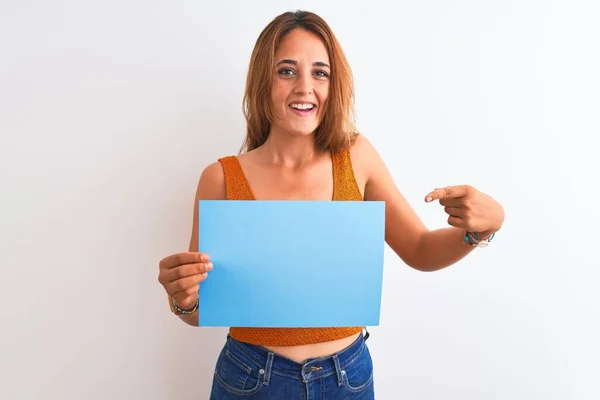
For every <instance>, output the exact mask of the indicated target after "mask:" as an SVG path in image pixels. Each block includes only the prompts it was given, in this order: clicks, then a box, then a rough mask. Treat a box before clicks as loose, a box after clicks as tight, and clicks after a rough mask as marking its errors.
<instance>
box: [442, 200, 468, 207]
mask: <svg viewBox="0 0 600 400" xmlns="http://www.w3.org/2000/svg"><path fill="white" fill-rule="evenodd" d="M464 203H465V202H464V199H442V200H440V205H442V206H447V207H464V205H465V204H464Z"/></svg>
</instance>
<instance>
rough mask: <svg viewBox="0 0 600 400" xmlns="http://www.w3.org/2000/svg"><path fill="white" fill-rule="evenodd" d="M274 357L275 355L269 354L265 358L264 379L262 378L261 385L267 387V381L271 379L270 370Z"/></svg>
mask: <svg viewBox="0 0 600 400" xmlns="http://www.w3.org/2000/svg"><path fill="white" fill-rule="evenodd" d="M274 357H275V353H273V352H271V351H270V352H269V355H268V356H267V365H266V366H265V371H264V377H263V385H265V386H269V380H270V379H271V370H272V369H273V358H274Z"/></svg>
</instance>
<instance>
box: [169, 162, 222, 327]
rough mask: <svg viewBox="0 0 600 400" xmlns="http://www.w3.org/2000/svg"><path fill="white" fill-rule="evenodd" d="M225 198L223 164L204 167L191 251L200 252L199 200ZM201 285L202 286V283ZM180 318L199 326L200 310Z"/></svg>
mask: <svg viewBox="0 0 600 400" xmlns="http://www.w3.org/2000/svg"><path fill="white" fill-rule="evenodd" d="M225 198H226V195H225V180H224V176H223V169H222V168H221V165H220V164H219V163H218V162H216V163H213V164H211V165H209V166H208V167H206V169H204V171H203V172H202V174H201V175H200V180H199V181H198V187H197V189H196V196H195V198H194V212H193V220H192V233H191V237H190V244H189V252H191V253H197V252H198V239H199V238H198V218H199V215H200V213H199V209H198V202H199V201H200V200H224V199H225ZM199 286H201V284H200V285H199ZM198 295H200V287H199V288H198ZM179 318H180V319H181V320H182V321H184V322H185V323H187V324H188V325H192V326H198V320H199V311H196V312H195V313H193V314H183V315H179Z"/></svg>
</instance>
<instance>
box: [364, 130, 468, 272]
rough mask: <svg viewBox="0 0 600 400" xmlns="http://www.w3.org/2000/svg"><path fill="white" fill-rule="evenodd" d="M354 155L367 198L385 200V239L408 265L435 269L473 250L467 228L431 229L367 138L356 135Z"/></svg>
mask: <svg viewBox="0 0 600 400" xmlns="http://www.w3.org/2000/svg"><path fill="white" fill-rule="evenodd" d="M352 157H353V162H354V163H355V165H356V166H357V167H358V168H361V169H362V170H363V171H365V172H364V176H365V182H366V183H365V196H364V197H365V200H367V201H369V200H371V201H385V203H386V215H385V226H386V228H385V240H386V242H387V244H388V245H389V246H390V248H391V249H392V250H393V251H394V252H395V253H396V254H397V255H398V256H399V257H400V258H401V259H402V260H403V261H404V262H405V263H406V264H407V265H409V266H410V267H412V268H414V269H417V270H419V271H436V270H439V269H442V268H445V267H448V266H450V265H452V264H454V263H456V262H457V261H459V260H461V259H462V258H464V257H465V256H466V255H467V254H469V253H470V252H471V251H472V250H473V247H471V246H467V245H465V244H464V243H463V236H464V232H465V230H464V229H462V228H458V227H454V226H451V227H448V228H442V229H437V230H429V229H428V228H427V227H426V226H425V225H424V223H423V222H422V221H421V219H420V218H419V217H418V216H417V214H416V213H415V211H414V209H413V208H412V206H411V205H410V204H409V203H408V201H407V200H406V199H405V197H404V196H403V195H402V193H401V192H400V191H399V190H398V188H397V186H396V184H395V183H394V181H393V179H392V177H391V175H390V172H389V170H388V168H387V167H386V165H385V163H384V162H383V160H382V159H381V157H380V155H379V154H378V152H377V151H376V150H375V148H374V147H373V146H372V145H371V143H370V142H369V141H368V140H367V139H366V138H364V137H362V136H359V137H358V138H357V141H356V143H355V145H354V148H353V150H352ZM354 160H356V161H354Z"/></svg>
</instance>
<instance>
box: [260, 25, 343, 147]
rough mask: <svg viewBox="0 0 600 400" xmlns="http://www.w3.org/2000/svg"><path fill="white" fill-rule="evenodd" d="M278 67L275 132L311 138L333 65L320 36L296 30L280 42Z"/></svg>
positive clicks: (274, 96) (273, 95)
mask: <svg viewBox="0 0 600 400" xmlns="http://www.w3.org/2000/svg"><path fill="white" fill-rule="evenodd" d="M275 63H276V66H275V71H273V73H274V81H273V85H272V89H271V101H272V103H273V106H274V109H275V113H276V120H275V121H273V123H272V126H273V128H275V129H277V130H282V131H285V132H287V133H289V134H293V135H303V136H304V135H310V134H312V133H313V132H314V131H315V129H317V127H318V126H319V123H320V122H321V119H322V118H323V113H324V111H325V102H326V100H327V96H328V95H329V84H330V74H331V68H330V65H331V64H330V61H329V56H328V54H327V50H326V49H325V45H324V44H323V42H322V41H321V39H320V38H319V37H318V36H317V35H315V34H313V33H310V32H307V31H305V30H304V29H294V30H293V31H291V32H289V33H288V34H287V35H286V36H285V37H284V38H283V40H282V41H281V43H280V45H279V48H278V49H277V52H276V54H275Z"/></svg>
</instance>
